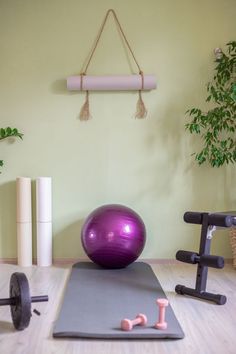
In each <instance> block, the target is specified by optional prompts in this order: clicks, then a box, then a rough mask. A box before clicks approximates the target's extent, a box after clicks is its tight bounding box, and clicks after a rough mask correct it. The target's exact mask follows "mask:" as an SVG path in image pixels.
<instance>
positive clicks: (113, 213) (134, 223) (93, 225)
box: [81, 204, 146, 268]
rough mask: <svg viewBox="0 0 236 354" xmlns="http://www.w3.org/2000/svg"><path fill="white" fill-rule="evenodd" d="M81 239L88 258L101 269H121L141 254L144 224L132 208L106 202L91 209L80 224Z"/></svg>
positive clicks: (143, 241) (144, 231)
mask: <svg viewBox="0 0 236 354" xmlns="http://www.w3.org/2000/svg"><path fill="white" fill-rule="evenodd" d="M81 241H82V245H83V248H84V250H85V252H86V254H87V255H88V257H89V258H90V259H91V260H92V261H93V262H94V263H96V264H98V265H100V266H101V267H104V268H124V267H126V266H128V265H129V264H131V263H132V262H134V261H135V260H136V259H137V258H138V257H139V255H140V254H141V252H142V250H143V248H144V245H145V241H146V230H145V225H144V222H143V221H142V219H141V218H140V216H139V215H138V214H137V213H136V212H135V211H133V210H132V209H130V208H128V207H126V206H123V205H119V204H109V205H104V206H101V207H99V208H97V209H95V210H94V211H93V212H92V213H91V214H89V216H88V217H87V219H86V220H85V223H84V225H83V227H82V231H81Z"/></svg>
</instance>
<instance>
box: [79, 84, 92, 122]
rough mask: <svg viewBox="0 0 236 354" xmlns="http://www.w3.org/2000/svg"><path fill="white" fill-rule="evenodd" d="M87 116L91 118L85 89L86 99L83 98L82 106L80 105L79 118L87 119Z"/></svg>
mask: <svg viewBox="0 0 236 354" xmlns="http://www.w3.org/2000/svg"><path fill="white" fill-rule="evenodd" d="M89 118H91V114H90V111H89V92H88V91H86V99H85V102H84V104H83V106H82V107H81V110H80V114H79V119H80V120H88V119H89Z"/></svg>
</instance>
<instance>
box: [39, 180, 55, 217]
mask: <svg viewBox="0 0 236 354" xmlns="http://www.w3.org/2000/svg"><path fill="white" fill-rule="evenodd" d="M36 220H37V222H51V221H52V179H51V177H38V178H37V179H36Z"/></svg>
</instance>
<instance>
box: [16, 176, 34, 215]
mask: <svg viewBox="0 0 236 354" xmlns="http://www.w3.org/2000/svg"><path fill="white" fill-rule="evenodd" d="M31 215H32V211H31V179H30V178H28V177H18V178H17V179H16V221H17V222H31V220H32V217H31Z"/></svg>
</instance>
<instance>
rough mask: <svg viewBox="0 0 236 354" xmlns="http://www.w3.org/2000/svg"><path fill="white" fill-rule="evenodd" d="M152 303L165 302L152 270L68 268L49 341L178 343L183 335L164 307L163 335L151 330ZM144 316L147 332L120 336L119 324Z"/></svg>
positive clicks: (133, 267)
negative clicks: (149, 340) (163, 340)
mask: <svg viewBox="0 0 236 354" xmlns="http://www.w3.org/2000/svg"><path fill="white" fill-rule="evenodd" d="M157 298H166V295H165V293H164V291H163V290H162V287H161V285H160V283H159V281H158V280H157V278H156V276H155V274H154V273H153V271H152V268H151V267H150V266H149V265H148V264H146V263H143V262H134V263H133V264H131V265H129V266H128V267H127V268H123V269H104V268H100V267H99V266H97V265H95V264H93V263H91V262H80V263H77V264H75V265H74V266H73V268H72V271H71V275H70V279H69V281H68V284H67V288H66V291H65V295H64V301H63V304H62V307H61V310H60V314H59V317H58V319H57V321H56V324H55V327H54V331H53V336H54V337H77V338H119V339H122V338H125V339H129V338H130V339H131V338H183V337H184V333H183V331H182V329H181V327H180V324H179V322H178V320H177V319H176V317H175V314H174V312H173V310H172V308H171V306H170V305H169V306H168V307H167V308H166V322H167V323H168V327H167V329H165V330H157V329H155V328H154V327H153V326H154V324H155V322H157V320H158V307H157V305H156V299H157ZM138 313H144V314H146V316H147V318H148V323H147V325H146V327H141V326H136V327H134V328H133V330H132V331H129V332H126V331H123V330H121V328H120V322H121V320H122V319H123V318H129V319H133V318H135V317H136V315H137V314H138Z"/></svg>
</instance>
